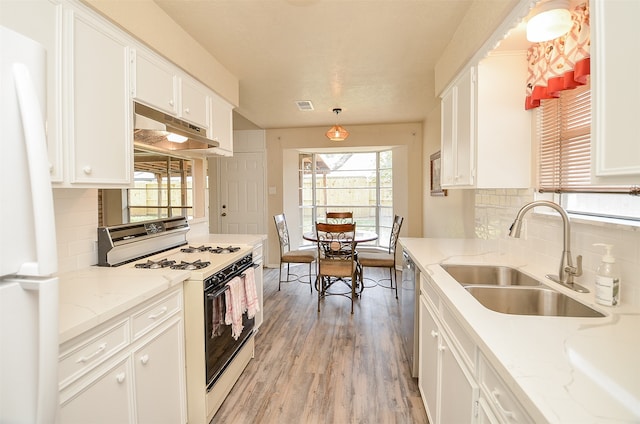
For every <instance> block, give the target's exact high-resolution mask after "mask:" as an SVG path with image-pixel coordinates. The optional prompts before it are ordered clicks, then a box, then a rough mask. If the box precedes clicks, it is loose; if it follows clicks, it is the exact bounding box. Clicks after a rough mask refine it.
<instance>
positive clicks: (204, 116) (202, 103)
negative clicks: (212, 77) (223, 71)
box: [180, 77, 209, 128]
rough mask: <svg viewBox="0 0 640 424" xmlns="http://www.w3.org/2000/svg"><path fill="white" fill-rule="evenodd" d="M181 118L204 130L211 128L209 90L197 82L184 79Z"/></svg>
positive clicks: (181, 79)
mask: <svg viewBox="0 0 640 424" xmlns="http://www.w3.org/2000/svg"><path fill="white" fill-rule="evenodd" d="M180 88H181V94H182V96H181V109H180V110H181V114H180V115H181V117H182V119H184V120H185V121H189V122H191V123H193V124H195V125H198V126H200V127H203V128H209V90H208V89H207V88H205V87H204V86H202V85H201V84H200V83H198V82H197V81H195V80H193V79H190V78H186V77H182V78H180Z"/></svg>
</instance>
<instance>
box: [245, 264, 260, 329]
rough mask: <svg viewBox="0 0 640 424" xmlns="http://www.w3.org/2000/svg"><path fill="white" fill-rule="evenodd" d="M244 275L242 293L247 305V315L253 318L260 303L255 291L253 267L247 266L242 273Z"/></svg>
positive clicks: (258, 309)
mask: <svg viewBox="0 0 640 424" xmlns="http://www.w3.org/2000/svg"><path fill="white" fill-rule="evenodd" d="M242 276H243V277H244V278H243V280H244V294H245V296H246V297H245V301H246V305H247V316H248V317H249V318H253V317H255V316H256V313H257V312H259V311H260V303H259V302H258V294H257V293H256V273H255V271H254V270H253V268H248V269H247V270H246V271H245V272H243V273H242Z"/></svg>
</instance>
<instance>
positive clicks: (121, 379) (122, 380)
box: [116, 372, 126, 384]
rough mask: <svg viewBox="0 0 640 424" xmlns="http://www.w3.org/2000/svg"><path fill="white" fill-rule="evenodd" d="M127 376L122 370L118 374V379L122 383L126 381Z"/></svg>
mask: <svg viewBox="0 0 640 424" xmlns="http://www.w3.org/2000/svg"><path fill="white" fill-rule="evenodd" d="M125 377H126V375H125V373H123V372H121V373H120V374H118V375H116V381H117V382H118V384H122V383H123V382H124V378H125Z"/></svg>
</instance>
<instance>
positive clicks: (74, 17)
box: [63, 4, 133, 187]
mask: <svg viewBox="0 0 640 424" xmlns="http://www.w3.org/2000/svg"><path fill="white" fill-rule="evenodd" d="M64 14H65V16H64V22H63V29H64V31H63V32H64V36H63V48H64V54H63V57H64V72H63V74H64V77H65V78H64V82H63V92H64V93H65V94H66V95H65V96H63V108H64V110H65V118H66V122H67V128H68V133H67V134H66V138H67V142H68V143H69V146H68V153H67V155H68V161H67V169H68V178H69V183H71V184H81V185H83V186H86V187H88V186H92V187H127V186H128V185H129V184H130V183H131V181H132V174H133V166H132V156H133V144H132V139H133V129H132V121H133V119H132V110H131V109H132V108H131V100H130V97H129V90H128V87H129V43H128V40H127V38H126V37H125V36H124V34H123V33H122V32H121V31H119V30H118V29H117V28H115V27H114V26H112V25H110V24H108V23H107V22H106V21H105V20H104V19H102V18H101V17H99V16H98V15H96V14H95V13H93V12H92V11H90V10H88V9H86V8H84V7H81V6H80V5H75V4H74V5H73V6H71V5H69V6H68V7H67V5H65V13H64Z"/></svg>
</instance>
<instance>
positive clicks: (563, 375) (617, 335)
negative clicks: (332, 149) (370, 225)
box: [400, 238, 640, 424]
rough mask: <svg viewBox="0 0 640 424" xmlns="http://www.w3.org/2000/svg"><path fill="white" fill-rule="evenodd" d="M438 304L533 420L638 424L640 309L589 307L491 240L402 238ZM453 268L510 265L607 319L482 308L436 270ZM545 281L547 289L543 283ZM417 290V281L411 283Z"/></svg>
mask: <svg viewBox="0 0 640 424" xmlns="http://www.w3.org/2000/svg"><path fill="white" fill-rule="evenodd" d="M400 244H401V245H402V247H403V248H404V249H405V250H407V251H408V252H409V254H410V256H411V257H412V259H413V260H414V262H416V263H417V265H418V267H419V268H420V269H421V271H423V272H425V271H426V272H428V273H429V274H430V275H431V277H432V279H433V280H434V281H435V282H436V284H437V286H438V288H439V290H440V292H441V295H442V297H443V299H444V300H445V301H446V303H447V305H448V306H449V307H451V309H453V310H454V311H457V313H458V314H459V317H460V318H462V320H463V321H465V322H466V325H465V327H466V329H467V330H471V331H470V335H471V336H472V337H473V338H474V341H475V342H476V344H477V345H478V346H479V347H480V350H481V352H482V353H483V354H484V355H485V357H486V358H487V360H489V362H490V363H491V364H492V365H493V367H494V368H495V369H496V371H497V372H498V373H500V374H501V376H502V378H503V379H504V380H505V383H507V385H509V387H510V388H511V389H512V390H513V392H514V393H515V394H516V395H517V396H518V398H519V399H520V401H521V402H522V404H523V406H524V407H525V408H526V409H527V411H529V413H530V415H531V417H532V418H533V419H534V421H535V422H543V421H547V422H551V423H562V424H565V423H580V424H587V423H605V422H612V423H613V422H615V423H623V422H624V423H632V422H633V423H638V422H640V311H639V310H638V309H637V308H632V307H630V306H625V305H621V306H618V307H615V308H609V307H605V306H601V305H597V304H595V301H594V295H593V293H585V294H579V293H575V292H573V291H572V290H570V289H567V288H564V287H562V286H560V285H558V284H555V283H553V282H551V281H549V280H546V279H545V277H544V276H545V274H546V273H548V272H552V271H553V270H542V269H536V268H535V267H534V266H530V265H528V261H527V258H518V257H514V256H511V255H508V254H502V253H500V252H499V251H498V250H497V242H495V241H493V242H492V241H484V240H476V239H473V240H469V239H418V238H401V239H400ZM441 262H446V263H458V264H494V265H509V266H512V267H515V268H518V269H520V270H522V271H523V272H525V273H528V274H530V275H532V276H534V277H536V278H538V279H539V280H541V281H543V283H545V284H547V285H549V286H550V287H552V288H553V289H555V290H558V291H560V292H563V293H565V294H568V295H570V296H571V297H574V298H575V299H577V300H579V301H581V302H582V303H585V304H587V305H589V306H590V307H592V308H594V309H597V310H599V311H600V312H603V313H605V314H606V315H607V316H606V317H604V318H566V317H539V316H523V315H508V314H502V313H498V312H494V311H491V310H489V309H487V308H485V307H484V306H482V305H481V304H480V303H479V302H478V301H477V300H476V299H475V298H473V297H472V296H471V295H470V294H469V293H468V292H467V291H466V290H465V289H464V288H463V287H462V286H461V285H460V284H458V283H457V282H456V281H455V280H454V279H453V278H452V277H451V276H450V275H449V274H448V273H447V272H445V271H444V270H443V269H442V267H440V266H439V264H440V263H441ZM547 282H548V283H547ZM417 284H418V283H417Z"/></svg>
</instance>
